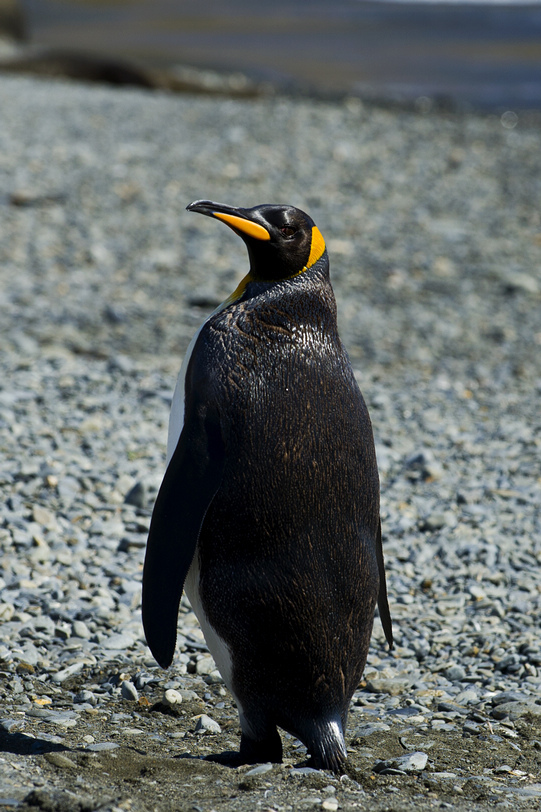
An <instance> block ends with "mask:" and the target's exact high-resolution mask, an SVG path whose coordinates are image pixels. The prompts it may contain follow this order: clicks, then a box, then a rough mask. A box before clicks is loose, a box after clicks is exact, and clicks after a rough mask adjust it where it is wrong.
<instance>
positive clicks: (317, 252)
mask: <svg viewBox="0 0 541 812" xmlns="http://www.w3.org/2000/svg"><path fill="white" fill-rule="evenodd" d="M218 216H219V215H216V217H218ZM221 217H222V219H224V220H225V218H226V217H229V215H221ZM231 219H237V218H235V217H231ZM238 219H239V220H240V219H241V218H240V217H239V218H238ZM226 222H229V220H226ZM241 222H243V223H244V222H248V221H246V220H242V221H241ZM252 225H255V223H254V224H252ZM263 230H264V229H263ZM324 251H325V240H324V239H323V235H322V234H321V231H320V230H319V228H317V226H313V228H312V245H311V247H310V256H309V257H308V262H307V263H306V265H305V266H304V268H301V270H300V271H297V273H294V274H291V276H287V277H285V278H286V279H294V278H295V277H296V276H300V275H301V273H304V272H305V271H307V270H308V268H311V267H312V265H315V263H316V262H317V261H318V259H321V257H322V256H323V252H324ZM255 281H256V280H255V278H254V277H253V276H252V274H251V273H247V274H246V276H245V277H244V279H241V281H240V282H239V284H238V285H237V287H236V288H235V290H234V291H233V293H232V294H231V295H230V296H228V297H227V299H226V300H225V302H224V303H223V304H222V305H221V306H220V307H219V308H218V310H222V309H223V308H224V307H227V305H230V304H233V302H238V300H239V299H241V298H242V295H243V294H244V291H245V290H246V287H247V285H248V284H249V283H250V282H255ZM257 281H258V282H272V281H277V282H278V281H280V280H272V279H266V280H265V279H258V280H257Z"/></svg>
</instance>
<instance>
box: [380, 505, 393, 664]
mask: <svg viewBox="0 0 541 812" xmlns="http://www.w3.org/2000/svg"><path fill="white" fill-rule="evenodd" d="M376 558H377V562H378V570H379V594H378V609H379V618H380V620H381V625H382V626H383V631H384V632H385V637H386V639H387V642H388V644H389V648H392V647H393V622H392V620H391V612H390V609H389V602H388V600H387V581H386V579H385V564H384V563H383V545H382V543H381V519H380V520H379V523H378V535H377V538H376Z"/></svg>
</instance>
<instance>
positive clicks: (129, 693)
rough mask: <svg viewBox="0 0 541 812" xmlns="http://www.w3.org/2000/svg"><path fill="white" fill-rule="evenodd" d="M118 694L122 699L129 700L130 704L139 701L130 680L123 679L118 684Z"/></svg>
mask: <svg viewBox="0 0 541 812" xmlns="http://www.w3.org/2000/svg"><path fill="white" fill-rule="evenodd" d="M120 693H121V695H122V698H123V699H129V700H130V701H132V702H137V700H138V699H139V692H138V691H137V688H136V687H135V685H134V684H133V682H131V680H127V679H125V680H123V681H122V682H121V683H120Z"/></svg>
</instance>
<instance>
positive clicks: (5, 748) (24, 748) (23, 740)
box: [0, 728, 72, 756]
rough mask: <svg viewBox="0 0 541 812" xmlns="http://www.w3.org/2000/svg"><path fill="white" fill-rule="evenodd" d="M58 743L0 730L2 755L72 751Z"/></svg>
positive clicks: (0, 750)
mask: <svg viewBox="0 0 541 812" xmlns="http://www.w3.org/2000/svg"><path fill="white" fill-rule="evenodd" d="M71 750H72V748H70V747H66V746H65V745H64V744H59V743H58V742H50V741H47V740H46V739H34V738H33V737H32V736H27V735H26V734H25V733H19V732H15V733H8V732H7V731H6V730H2V729H1V728H0V753H13V755H15V756H35V755H37V754H40V753H61V752H66V751H71Z"/></svg>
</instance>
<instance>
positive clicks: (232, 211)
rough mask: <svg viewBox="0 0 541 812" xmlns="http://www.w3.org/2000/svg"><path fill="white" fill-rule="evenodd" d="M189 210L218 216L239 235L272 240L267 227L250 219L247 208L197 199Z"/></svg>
mask: <svg viewBox="0 0 541 812" xmlns="http://www.w3.org/2000/svg"><path fill="white" fill-rule="evenodd" d="M186 209H187V211H196V212H198V213H199V214H206V215H207V217H217V218H218V220H222V221H223V222H224V223H226V224H227V225H228V226H229V227H230V228H232V229H233V231H235V232H236V233H237V234H238V235H239V237H245V236H246V237H252V238H253V239H255V240H270V238H271V235H270V233H269V232H268V231H267V229H266V228H265V227H264V226H262V225H260V224H259V223H255V222H254V221H253V220H252V219H250V216H249V212H248V211H247V210H246V209H239V208H235V207H234V206H225V205H224V204H223V203H213V202H212V200H196V201H194V202H193V203H190V205H189V206H186Z"/></svg>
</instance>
